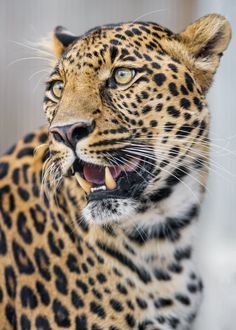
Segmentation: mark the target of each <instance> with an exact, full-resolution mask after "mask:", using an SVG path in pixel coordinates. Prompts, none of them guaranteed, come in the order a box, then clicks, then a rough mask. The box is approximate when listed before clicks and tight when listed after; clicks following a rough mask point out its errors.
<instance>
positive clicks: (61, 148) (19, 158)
mask: <svg viewBox="0 0 236 330" xmlns="http://www.w3.org/2000/svg"><path fill="white" fill-rule="evenodd" d="M230 33H231V32H230V26H229V23H228V22H227V21H226V20H225V18H224V17H222V16H220V15H216V14H213V15H208V16H206V17H203V18H201V19H200V20H198V21H196V22H195V23H193V24H192V25H190V26H189V27H187V29H186V30H185V31H184V32H182V33H179V34H175V33H172V32H171V31H169V30H168V29H165V28H163V27H161V26H160V25H158V24H156V23H143V22H140V23H139V22H137V23H122V24H115V25H107V26H101V27H97V28H95V29H92V30H90V31H88V32H87V33H86V34H84V35H82V36H79V37H77V36H74V35H72V34H71V33H68V31H65V30H64V29H63V28H61V27H59V28H57V29H56V30H55V34H54V48H55V54H56V56H57V64H56V66H55V68H54V69H53V71H52V74H51V76H50V77H49V80H48V84H47V87H46V92H45V99H44V109H45V113H46V116H47V119H48V121H49V130H51V129H52V127H58V126H62V125H63V126H66V125H70V124H74V123H75V122H76V121H78V120H80V121H83V122H86V123H87V122H89V123H91V127H93V129H91V130H90V131H89V132H88V131H86V136H85V135H83V136H82V135H81V136H80V139H79V140H78V141H76V143H75V145H74V146H73V148H72V147H71V145H70V146H68V143H67V144H66V143H64V142H65V141H61V140H60V138H59V137H58V136H57V135H56V134H51V133H50V134H49V136H48V128H42V129H39V130H37V131H35V132H33V133H32V134H28V135H27V136H26V137H25V138H24V139H23V140H21V141H19V142H18V143H17V144H16V145H15V146H14V147H13V148H11V149H10V150H9V151H8V152H7V153H6V154H5V155H4V156H3V157H2V158H1V163H0V180H1V181H0V262H1V267H0V320H1V329H4V330H8V329H22V330H29V329H37V330H49V329H51V330H55V329H62V328H65V329H76V330H90V329H91V330H99V329H104V330H105V329H106V330H124V329H139V330H171V329H177V330H188V329H191V326H192V323H193V321H194V319H195V317H196V314H197V311H198V308H199V304H200V301H201V296H202V289H203V284H202V281H201V279H200V277H199V275H198V274H197V272H196V270H195V266H194V263H193V261H192V253H193V238H194V234H195V227H196V225H197V216H198V213H199V204H200V201H201V200H202V197H203V193H204V190H205V184H206V179H207V172H208V171H207V169H208V149H209V142H208V126H209V113H208V109H207V104H206V99H205V95H206V92H207V90H208V88H209V86H210V84H211V82H212V79H213V74H214V73H215V71H216V68H217V67H218V64H219V59H220V57H221V55H222V52H223V51H224V50H225V48H226V47H227V45H228V42H229V40H230ZM119 67H126V68H131V69H133V70H135V76H134V78H133V79H132V81H130V83H129V84H127V85H125V86H119V85H117V84H116V82H115V81H114V76H113V72H114V70H115V68H119ZM55 81H62V82H63V84H64V88H63V92H62V96H61V97H60V98H59V99H56V98H55V97H53V96H52V84H53V83H54V82H55ZM86 129H87V128H86ZM80 134H84V132H83V133H82V131H80ZM76 157H78V158H79V159H81V160H83V161H85V162H87V163H92V164H99V165H103V166H109V165H110V166H111V165H117V162H118V163H119V164H120V165H122V164H123V165H124V163H125V161H127V160H130V161H131V162H132V161H134V159H135V158H137V157H138V158H140V157H141V158H142V160H143V163H142V164H144V165H143V167H142V168H141V169H139V168H138V169H137V172H138V174H139V176H141V179H140V178H139V179H138V177H135V178H136V179H135V180H133V181H132V177H131V176H130V178H131V179H130V181H129V182H128V180H127V181H125V180H126V178H125V176H124V178H122V180H123V181H122V187H123V188H122V189H123V190H122V194H123V195H122V196H123V197H122V198H121V197H120V196H116V195H115V194H113V195H112V192H111V195H110V196H111V197H110V198H103V199H96V200H89V199H88V197H86V195H85V194H84V192H83V190H82V189H81V188H80V187H79V185H78V183H77V181H76V180H75V177H74V176H71V175H68V173H69V171H70V168H71V166H72V164H73V163H74V162H75V158H76ZM127 178H129V176H128V177H127Z"/></svg>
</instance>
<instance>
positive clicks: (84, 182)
mask: <svg viewBox="0 0 236 330" xmlns="http://www.w3.org/2000/svg"><path fill="white" fill-rule="evenodd" d="M75 177H76V179H77V181H78V183H79V185H80V186H81V188H82V189H83V190H84V191H85V192H86V193H87V194H88V193H90V191H91V188H92V184H91V183H90V182H88V181H87V180H85V179H83V178H82V177H81V176H80V175H79V173H75Z"/></svg>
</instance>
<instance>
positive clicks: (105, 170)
mask: <svg viewBox="0 0 236 330" xmlns="http://www.w3.org/2000/svg"><path fill="white" fill-rule="evenodd" d="M153 167H154V162H153V161H150V160H146V159H145V158H142V159H141V158H136V159H135V161H132V163H130V162H127V163H126V164H123V165H122V166H111V167H109V166H101V165H96V164H92V163H87V162H84V161H82V160H80V159H76V160H75V162H74V164H73V165H72V168H71V169H70V171H69V175H74V176H75V177H76V179H77V181H78V183H79V185H80V186H81V188H82V189H83V190H84V191H85V193H86V197H87V201H88V202H90V201H93V200H101V199H106V198H128V197H133V198H136V197H138V196H139V195H140V194H141V193H142V192H143V190H144V189H145V187H146V186H147V184H148V182H149V180H150V178H151V177H152V176H153V174H152V172H153Z"/></svg>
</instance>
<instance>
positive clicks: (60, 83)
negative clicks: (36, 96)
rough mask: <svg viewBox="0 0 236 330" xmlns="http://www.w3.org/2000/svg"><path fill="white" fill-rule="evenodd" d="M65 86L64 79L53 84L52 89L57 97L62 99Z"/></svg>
mask: <svg viewBox="0 0 236 330" xmlns="http://www.w3.org/2000/svg"><path fill="white" fill-rule="evenodd" d="M63 88H64V83H63V81H60V80H57V81H55V82H54V83H53V84H52V87H51V91H52V94H53V96H54V97H55V98H57V99H60V98H61V95H62V92H63Z"/></svg>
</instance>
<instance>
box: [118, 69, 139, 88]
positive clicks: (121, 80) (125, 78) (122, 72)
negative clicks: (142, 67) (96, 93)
mask: <svg viewBox="0 0 236 330" xmlns="http://www.w3.org/2000/svg"><path fill="white" fill-rule="evenodd" d="M134 76H135V71H134V70H133V69H128V68H118V69H116V70H115V72H114V79H115V82H116V83H117V84H119V85H127V84H128V83H129V82H130V81H131V80H132V79H133V77H134Z"/></svg>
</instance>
